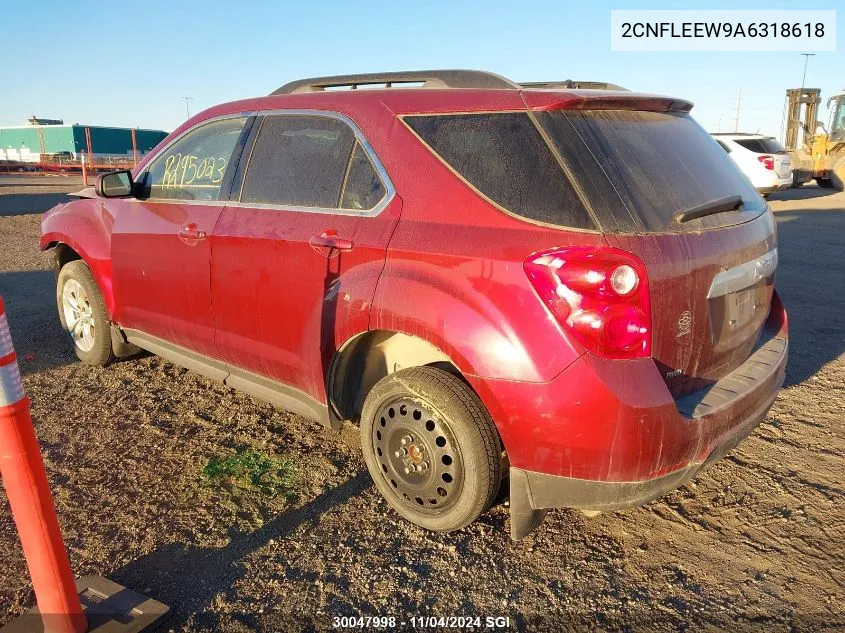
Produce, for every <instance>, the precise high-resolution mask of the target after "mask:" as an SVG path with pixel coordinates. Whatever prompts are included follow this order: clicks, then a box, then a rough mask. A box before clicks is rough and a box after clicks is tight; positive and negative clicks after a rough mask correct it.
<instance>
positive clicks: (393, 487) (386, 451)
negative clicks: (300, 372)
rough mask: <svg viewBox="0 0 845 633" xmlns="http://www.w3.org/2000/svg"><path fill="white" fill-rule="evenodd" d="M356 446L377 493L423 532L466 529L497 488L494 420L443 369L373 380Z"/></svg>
mask: <svg viewBox="0 0 845 633" xmlns="http://www.w3.org/2000/svg"><path fill="white" fill-rule="evenodd" d="M361 445H362V448H363V452H364V461H365V462H366V463H367V469H368V470H369V471H370V475H371V476H372V478H373V480H374V481H375V484H376V487H377V488H378V490H379V492H380V493H381V494H382V496H383V497H384V498H385V499H386V500H387V502H388V503H389V504H390V505H391V507H393V509H394V510H396V511H397V512H398V513H399V514H400V515H402V516H403V517H404V518H406V519H407V520H409V521H411V522H412V523H415V524H416V525H419V526H420V527H423V528H425V529H427V530H433V531H436V532H450V531H452V530H458V529H460V528H462V527H465V526H466V525H469V524H470V523H472V522H473V521H475V520H476V519H477V518H478V516H479V515H480V514H481V513H482V512H484V511H485V510H487V509H488V508H489V507H490V505H491V504H492V503H493V500H494V499H495V497H496V494H497V492H498V490H499V483H500V481H501V478H502V447H501V444H500V442H499V436H498V434H497V433H496V429H495V427H494V425H493V421H492V420H491V419H490V416H489V414H488V413H487V410H486V409H485V408H484V405H482V403H481V401H480V400H479V399H478V396H476V395H475V392H473V391H472V389H470V388H469V386H467V385H466V384H465V383H464V382H463V381H462V380H460V379H459V378H457V377H456V376H453V375H452V374H450V373H448V372H446V371H443V370H441V369H436V368H434V367H413V368H410V369H403V370H401V371H398V372H396V373H393V374H390V375H388V376H386V377H384V378H382V379H381V380H380V381H379V382H377V383H376V384H375V386H374V387H373V388H372V390H371V391H370V393H369V394H368V395H367V398H366V400H365V402H364V410H363V413H362V416H361Z"/></svg>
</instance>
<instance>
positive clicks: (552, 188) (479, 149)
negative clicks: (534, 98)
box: [404, 112, 596, 229]
mask: <svg viewBox="0 0 845 633" xmlns="http://www.w3.org/2000/svg"><path fill="white" fill-rule="evenodd" d="M404 121H405V123H406V124H407V125H408V126H409V127H410V128H411V129H412V130H413V131H414V132H416V134H417V135H418V136H419V137H420V138H421V139H422V141H423V142H424V143H425V144H426V145H428V147H429V148H430V149H431V150H432V151H433V152H434V153H435V154H436V155H437V156H439V157H440V158H441V159H442V160H443V162H445V163H446V164H447V165H448V166H449V167H451V169H452V170H453V171H454V172H456V173H457V174H458V175H459V176H460V177H461V178H463V179H464V180H465V181H466V182H467V183H469V184H470V185H471V186H472V187H473V188H474V189H475V190H476V191H477V192H479V193H481V194H482V195H483V196H484V197H486V198H487V199H488V200H490V201H492V202H493V203H495V204H496V205H497V206H499V207H500V208H502V209H504V210H506V211H508V212H510V213H513V214H516V215H518V216H521V217H523V218H527V219H529V220H534V221H537V222H542V223H544V224H552V225H556V226H562V227H571V228H579V229H595V228H596V226H595V223H594V222H593V221H592V219H591V217H590V215H589V213H588V212H587V210H586V209H585V208H584V205H583V204H582V202H581V201H580V199H579V198H578V196H577V194H576V193H575V190H574V189H573V188H572V186H571V184H570V182H569V181H568V180H567V178H566V176H565V174H564V172H563V170H562V168H561V165H560V164H559V163H558V161H557V160H556V159H555V157H554V155H553V154H552V152H551V150H550V148H549V146H548V145H547V144H546V141H545V140H544V139H543V137H542V136H541V134H540V132H539V130H538V129H537V127H536V126H535V125H534V123H533V122H532V120H531V118H530V117H529V116H528V114H527V113H511V112H498V113H484V114H441V115H424V116H417V115H415V116H406V117H405V118H404Z"/></svg>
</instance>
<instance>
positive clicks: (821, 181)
mask: <svg viewBox="0 0 845 633" xmlns="http://www.w3.org/2000/svg"><path fill="white" fill-rule="evenodd" d="M816 184H817V185H818V186H819V187H821V188H822V189H833V181H832V180H831V179H830V178H816Z"/></svg>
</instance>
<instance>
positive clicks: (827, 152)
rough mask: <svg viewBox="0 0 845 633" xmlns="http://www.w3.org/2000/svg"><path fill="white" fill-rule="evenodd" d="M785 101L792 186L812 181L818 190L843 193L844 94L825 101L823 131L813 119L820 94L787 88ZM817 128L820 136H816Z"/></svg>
mask: <svg viewBox="0 0 845 633" xmlns="http://www.w3.org/2000/svg"><path fill="white" fill-rule="evenodd" d="M786 99H787V124H786V143H785V145H786V149H787V151H788V152H789V155H790V157H791V158H792V166H793V186H800V185H802V184H804V183H805V182H807V181H808V180H812V179H813V178H815V180H816V184H818V185H819V187H825V188H828V187H832V188H836V189H838V190H839V191H845V93H841V94H837V95H834V96H832V97H830V98H829V99H828V100H827V107H828V109H830V111H831V116H830V123H829V125H828V126H827V129H825V126H824V124H823V123H822V122H821V121H818V120H817V119H816V115H817V114H818V109H819V104H820V103H821V90H819V89H818V88H790V89H789V90H787V91H786ZM802 114H803V116H802ZM819 128H821V130H822V132H821V133H819V134H817V133H816V132H817V130H818V129H819ZM801 130H803V132H804V133H803V142H802V144H801V145H800V146H799V144H798V137H799V131H801Z"/></svg>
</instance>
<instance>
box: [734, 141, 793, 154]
mask: <svg viewBox="0 0 845 633" xmlns="http://www.w3.org/2000/svg"><path fill="white" fill-rule="evenodd" d="M733 141H734V143H736V144H737V145H739V146H740V147H744V148H745V149H747V150H751V151H752V152H756V153H757V154H785V153H786V148H785V147H784V146H783V145H781V144H780V143H778V142H777V141H776V140H775V139H773V138H735V139H734V140H733Z"/></svg>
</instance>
